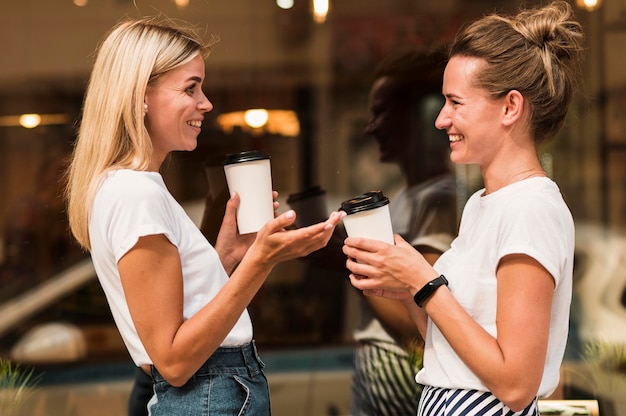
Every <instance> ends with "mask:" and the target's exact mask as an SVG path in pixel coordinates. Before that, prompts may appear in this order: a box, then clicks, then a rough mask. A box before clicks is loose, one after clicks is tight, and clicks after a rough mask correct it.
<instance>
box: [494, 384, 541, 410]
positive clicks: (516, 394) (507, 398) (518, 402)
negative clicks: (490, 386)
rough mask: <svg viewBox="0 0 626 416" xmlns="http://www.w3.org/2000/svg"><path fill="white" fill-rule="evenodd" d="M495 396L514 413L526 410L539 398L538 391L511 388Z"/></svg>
mask: <svg viewBox="0 0 626 416" xmlns="http://www.w3.org/2000/svg"><path fill="white" fill-rule="evenodd" d="M494 395H495V396H496V397H497V398H498V399H499V400H500V401H501V402H502V403H504V404H505V405H506V406H507V407H508V408H509V409H511V410H512V411H514V412H520V411H522V410H524V409H526V408H527V407H528V406H529V405H530V404H531V403H532V402H533V400H534V399H535V397H536V396H537V389H534V390H531V389H528V388H521V387H520V388H510V389H507V390H506V391H501V392H500V393H497V394H496V393H495V392H494Z"/></svg>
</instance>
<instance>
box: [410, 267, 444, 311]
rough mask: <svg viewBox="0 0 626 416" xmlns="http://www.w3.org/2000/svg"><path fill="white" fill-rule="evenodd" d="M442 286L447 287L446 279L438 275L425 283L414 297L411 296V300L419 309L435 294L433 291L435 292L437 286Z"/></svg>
mask: <svg viewBox="0 0 626 416" xmlns="http://www.w3.org/2000/svg"><path fill="white" fill-rule="evenodd" d="M443 285H446V286H448V279H446V277H445V276H444V275H440V276H439V277H437V278H435V279H433V280H431V281H430V282H428V283H426V284H425V285H424V287H422V288H421V289H420V290H419V291H418V292H417V293H416V294H415V296H413V300H414V301H415V303H416V304H417V306H419V307H420V308H421V307H423V306H424V302H426V301H427V300H428V298H430V297H431V296H432V295H433V293H435V290H437V288H438V287H439V286H443Z"/></svg>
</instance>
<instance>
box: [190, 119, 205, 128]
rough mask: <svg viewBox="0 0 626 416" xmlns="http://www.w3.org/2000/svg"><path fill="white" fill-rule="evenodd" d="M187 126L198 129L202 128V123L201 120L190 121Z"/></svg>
mask: <svg viewBox="0 0 626 416" xmlns="http://www.w3.org/2000/svg"><path fill="white" fill-rule="evenodd" d="M187 124H188V125H190V126H191V127H195V128H198V129H199V128H200V127H202V121H201V120H190V121H188V122H187Z"/></svg>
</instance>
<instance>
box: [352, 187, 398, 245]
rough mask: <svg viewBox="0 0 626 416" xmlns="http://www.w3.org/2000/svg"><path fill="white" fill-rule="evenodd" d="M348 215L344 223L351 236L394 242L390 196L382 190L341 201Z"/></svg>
mask: <svg viewBox="0 0 626 416" xmlns="http://www.w3.org/2000/svg"><path fill="white" fill-rule="evenodd" d="M340 209H341V210H342V211H345V212H346V214H348V215H346V216H345V217H344V219H343V225H344V226H345V228H346V233H347V234H348V236H349V237H362V238H371V239H374V240H379V241H384V242H385V243H388V244H394V241H393V230H392V228H391V217H390V215H389V198H387V197H386V196H384V195H383V193H382V192H381V191H371V192H367V193H365V194H363V195H358V196H356V197H354V198H352V199H349V200H347V201H344V202H342V203H341V208H340Z"/></svg>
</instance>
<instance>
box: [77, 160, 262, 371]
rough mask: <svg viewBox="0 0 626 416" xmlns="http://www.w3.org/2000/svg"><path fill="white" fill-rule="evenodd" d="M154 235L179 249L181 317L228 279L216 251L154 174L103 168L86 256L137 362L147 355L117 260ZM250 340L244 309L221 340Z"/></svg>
mask: <svg viewBox="0 0 626 416" xmlns="http://www.w3.org/2000/svg"><path fill="white" fill-rule="evenodd" d="M156 234H163V235H165V237H167V239H168V240H169V241H170V242H171V243H172V244H173V245H174V246H176V247H177V248H178V251H179V253H180V259H181V265H182V273H183V281H184V302H183V315H184V318H185V319H189V318H190V317H192V316H193V315H194V314H195V313H196V312H197V311H198V310H199V309H201V308H202V307H203V306H204V305H206V304H207V303H208V302H209V301H210V300H211V299H213V297H215V295H216V294H217V293H218V292H219V290H220V289H221V288H222V286H223V285H224V284H225V283H226V281H227V280H228V275H227V274H226V271H225V270H224V268H223V266H222V263H221V262H220V259H219V256H218V254H217V252H216V251H215V249H214V248H213V247H212V246H211V244H209V242H208V241H207V240H206V238H204V236H203V235H202V233H201V232H200V230H199V229H198V227H197V226H196V225H195V223H194V222H193V221H192V220H191V218H189V217H188V216H187V214H186V213H185V211H184V209H183V208H182V207H181V206H180V204H179V203H178V202H176V200H175V199H174V198H173V197H172V195H171V194H170V193H169V191H168V190H167V188H166V186H165V183H164V182H163V178H162V177H161V175H160V174H158V173H156V172H140V171H134V170H116V171H112V172H109V173H108V174H107V176H106V178H105V180H104V181H103V183H102V185H101V186H100V188H99V189H98V191H97V193H96V196H95V199H94V204H93V208H92V209H91V212H90V220H89V238H90V241H91V247H92V250H91V256H92V260H93V263H94V266H95V269H96V273H97V275H98V279H99V280H100V284H101V285H102V288H103V290H104V293H105V295H106V298H107V301H108V303H109V306H110V308H111V312H112V314H113V318H114V320H115V323H116V325H117V327H118V329H119V331H120V334H121V336H122V339H123V340H124V343H125V344H126V347H127V348H128V351H129V353H130V355H131V357H132V359H133V361H134V362H135V364H136V365H137V366H140V365H144V364H152V360H151V359H150V357H149V356H148V354H147V353H146V350H145V348H144V347H143V345H142V344H141V341H140V340H139V337H138V336H137V331H136V330H135V326H134V324H133V321H132V319H131V316H130V313H129V311H128V306H127V304H126V299H125V297H124V291H123V288H122V283H121V280H120V275H119V271H118V268H117V263H118V261H119V260H120V259H121V258H122V256H124V254H126V253H127V252H128V251H129V250H130V249H131V248H132V247H133V246H134V245H135V244H136V243H137V241H138V240H139V238H140V237H143V236H147V235H156ZM158 283H159V282H158V281H155V282H154V284H158ZM154 302H159V299H154ZM208 336H210V334H207V337H208ZM251 339H252V323H251V321H250V317H249V315H248V312H247V311H244V312H243V314H242V315H241V317H240V318H239V320H238V322H237V323H236V324H235V327H234V328H233V329H232V330H231V332H230V333H229V334H228V336H227V337H226V339H225V340H224V341H223V342H222V344H221V345H223V346H236V345H242V344H245V343H247V342H249V341H250V340H251Z"/></svg>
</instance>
